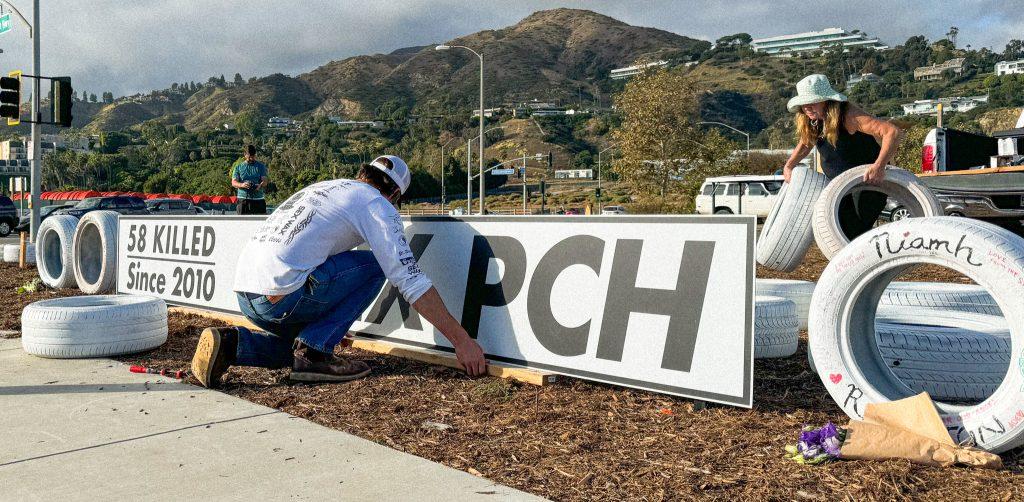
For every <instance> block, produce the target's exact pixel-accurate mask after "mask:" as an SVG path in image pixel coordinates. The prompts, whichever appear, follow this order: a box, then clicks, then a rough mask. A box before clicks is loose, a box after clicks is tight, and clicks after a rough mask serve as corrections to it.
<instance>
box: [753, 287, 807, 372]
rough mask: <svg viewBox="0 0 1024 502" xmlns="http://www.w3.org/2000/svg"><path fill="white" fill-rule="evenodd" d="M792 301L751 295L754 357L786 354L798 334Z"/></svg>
mask: <svg viewBox="0 0 1024 502" xmlns="http://www.w3.org/2000/svg"><path fill="white" fill-rule="evenodd" d="M798 326H799V321H798V320H797V316H796V304H795V303H793V301H792V300H787V299H785V298H779V297H777V296H757V297H755V298H754V359H768V358H775V357H789V356H791V355H793V354H795V353H796V347H797V340H798V335H799V327H798Z"/></svg>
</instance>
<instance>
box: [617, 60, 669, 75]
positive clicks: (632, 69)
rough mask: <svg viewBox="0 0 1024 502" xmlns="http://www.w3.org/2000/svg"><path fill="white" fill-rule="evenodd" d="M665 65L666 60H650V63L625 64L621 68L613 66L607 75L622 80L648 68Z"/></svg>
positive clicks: (664, 66)
mask: <svg viewBox="0 0 1024 502" xmlns="http://www.w3.org/2000/svg"><path fill="white" fill-rule="evenodd" d="M667 67H668V61H652V62H650V63H644V64H639V65H634V66H626V67H623V68H615V69H614V70H612V71H611V72H609V73H608V76H609V77H611V79H612V80H622V79H626V78H629V77H632V76H633V75H639V74H641V73H643V72H644V71H645V70H647V69H649V68H654V69H657V68H667Z"/></svg>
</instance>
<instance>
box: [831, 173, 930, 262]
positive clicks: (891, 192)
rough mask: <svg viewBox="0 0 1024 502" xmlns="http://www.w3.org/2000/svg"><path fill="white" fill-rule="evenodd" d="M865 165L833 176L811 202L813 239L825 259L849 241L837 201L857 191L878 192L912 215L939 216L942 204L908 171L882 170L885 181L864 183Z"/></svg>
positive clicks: (833, 254) (926, 186)
mask: <svg viewBox="0 0 1024 502" xmlns="http://www.w3.org/2000/svg"><path fill="white" fill-rule="evenodd" d="M867 169H868V166H867V165H863V166H858V167H855V168H853V169H850V170H848V171H846V172H843V173H842V174H840V175H839V176H836V177H835V178H834V179H833V180H832V181H831V182H829V184H828V185H827V186H825V189H824V190H822V191H821V196H819V197H818V202H817V203H816V204H815V205H814V222H813V229H814V242H815V243H816V244H817V245H818V249H820V250H821V254H823V255H825V258H827V259H829V260H831V259H832V257H833V256H835V254H836V253H837V252H839V250H840V249H842V248H843V246H846V245H847V244H848V243H849V242H850V240H849V239H848V238H847V237H846V234H845V233H844V232H843V229H842V228H841V227H840V226H839V202H840V201H842V200H843V197H845V196H846V195H848V194H850V193H851V192H855V191H858V190H862V189H865V190H871V191H876V192H882V193H884V194H886V195H888V196H889V197H891V198H894V199H896V200H897V201H899V202H900V203H901V204H902V205H903V206H904V207H906V208H908V209H910V212H911V214H913V215H914V216H915V217H930V216H942V215H943V214H944V212H943V209H942V204H941V203H940V202H939V199H937V198H936V197H935V194H933V193H932V191H931V189H930V188H928V185H925V184H924V183H923V182H921V180H919V179H917V176H914V173H911V172H910V171H907V170H904V169H899V168H896V167H891V168H889V169H886V171H885V180H883V181H882V183H881V184H879V185H867V184H866V183H864V181H863V179H864V172H865V171H867Z"/></svg>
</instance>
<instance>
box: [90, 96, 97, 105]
mask: <svg viewBox="0 0 1024 502" xmlns="http://www.w3.org/2000/svg"><path fill="white" fill-rule="evenodd" d="M89 102H90V103H95V102H96V94H90V95H89Z"/></svg>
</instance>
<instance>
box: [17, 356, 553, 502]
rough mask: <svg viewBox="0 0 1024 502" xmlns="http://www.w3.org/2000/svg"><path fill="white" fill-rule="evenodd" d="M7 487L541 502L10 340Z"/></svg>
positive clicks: (183, 496)
mask: <svg viewBox="0 0 1024 502" xmlns="http://www.w3.org/2000/svg"><path fill="white" fill-rule="evenodd" d="M381 420H387V417H386V416H383V417H381ZM0 486H2V487H3V488H2V492H3V498H4V499H6V500H47V501H49V500H116V499H125V500H127V499H146V500H283V499H289V500H327V499H331V500H359V501H362V502H365V501H371V500H445V501H451V500H460V501H461V500H488V501H494V500H540V499H539V498H537V497H534V496H532V495H529V494H526V493H523V492H519V491H516V490H513V489H511V488H508V487H506V486H502V485H498V484H496V483H493V482H490V481H488V480H486V479H483V478H478V477H476V476H473V475H470V474H467V473H464V472H462V471H458V470H455V469H451V468H448V467H445V466H442V465H440V464H437V463H434V462H431V461H428V460H425V459H422V458H419V457H415V456H412V455H408V454H405V453H401V452H398V451H395V450H392V449H390V448H387V447H384V446H381V445H378V444H376V443H373V442H370V441H367V440H365V439H361V438H358V437H355V436H352V435H350V434H346V433H343V432H339V431H335V430H332V429H328V428H326V427H322V426H320V425H317V424H314V423H312V422H309V421H306V420H303V419H300V418H297V417H293V416H291V415H288V414H286V413H283V412H280V411H277V410H274V409H271V408H266V407H263V406H259V405H256V404H252V403H250V402H248V401H243V400H241V399H237V398H235V397H232V396H228V395H226V394H221V393H219V392H214V391H209V390H206V389H202V388H199V387H194V386H191V385H184V384H181V383H178V381H176V380H173V379H166V378H162V377H156V376H154V375H137V374H133V373H129V372H128V368H127V366H125V365H123V364H121V363H119V362H116V361H111V360H108V359H80V360H57V359H41V358H37V357H33V356H30V355H27V354H25V353H24V352H23V351H22V350H21V343H20V341H19V340H0Z"/></svg>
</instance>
